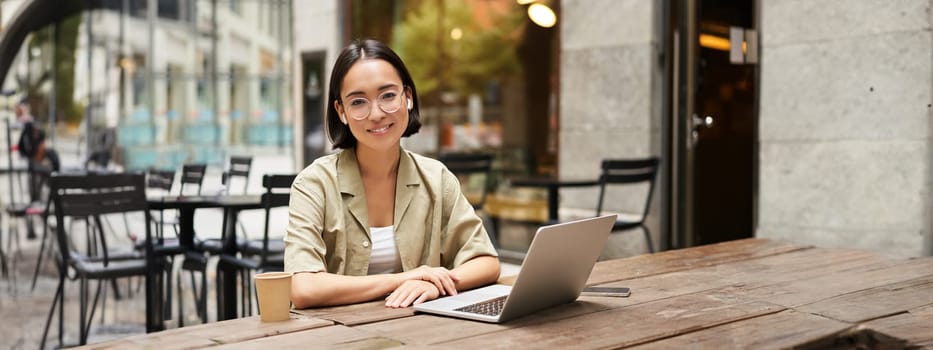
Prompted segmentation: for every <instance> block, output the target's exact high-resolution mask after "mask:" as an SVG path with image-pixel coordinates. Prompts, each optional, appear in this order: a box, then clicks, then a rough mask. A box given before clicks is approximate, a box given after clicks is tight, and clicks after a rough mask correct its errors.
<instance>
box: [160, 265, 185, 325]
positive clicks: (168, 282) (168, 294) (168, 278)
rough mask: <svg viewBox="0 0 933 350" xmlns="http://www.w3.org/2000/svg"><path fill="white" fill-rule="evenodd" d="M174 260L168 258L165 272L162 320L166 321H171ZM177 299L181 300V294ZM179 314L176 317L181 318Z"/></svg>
mask: <svg viewBox="0 0 933 350" xmlns="http://www.w3.org/2000/svg"><path fill="white" fill-rule="evenodd" d="M174 267H175V258H173V257H169V262H168V268H167V269H166V271H165V304H164V305H163V306H164V309H165V311H164V313H165V315H164V318H165V319H166V320H171V319H172V272H174V271H175V269H174ZM178 297H179V298H181V294H178ZM181 315H182V314H181V313H180V312H179V313H178V317H179V318H181Z"/></svg>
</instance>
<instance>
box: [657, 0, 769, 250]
mask: <svg viewBox="0 0 933 350" xmlns="http://www.w3.org/2000/svg"><path fill="white" fill-rule="evenodd" d="M669 15H670V16H671V21H670V22H669V23H670V25H671V30H670V31H669V33H670V36H669V38H668V40H669V42H670V43H671V45H672V46H671V49H672V50H671V52H672V59H673V60H672V65H673V66H672V68H671V69H670V70H669V72H670V74H671V81H672V83H671V84H670V86H671V88H672V89H673V91H672V92H671V93H670V94H669V96H670V101H671V103H672V105H673V106H674V107H673V108H672V110H671V114H670V115H671V118H672V120H671V123H670V125H671V128H672V131H671V137H670V138H669V140H670V142H671V148H670V150H671V153H672V154H671V159H672V160H673V163H674V164H672V173H671V175H670V176H671V179H672V184H671V186H672V191H671V192H670V193H671V203H672V204H671V218H672V221H673V222H672V225H671V228H672V233H673V235H672V236H673V237H671V238H672V240H671V245H672V246H673V247H689V246H695V245H702V244H709V243H716V242H723V241H729V240H735V239H741V238H748V237H752V236H753V235H754V221H755V212H754V210H755V209H754V208H755V193H756V187H757V183H756V181H755V174H756V167H757V163H756V159H757V156H756V154H757V148H756V147H757V144H758V142H757V140H758V139H757V137H758V131H757V129H758V126H757V123H758V91H757V89H758V73H759V72H758V67H759V66H758V30H757V0H672V1H671V7H670V13H669Z"/></svg>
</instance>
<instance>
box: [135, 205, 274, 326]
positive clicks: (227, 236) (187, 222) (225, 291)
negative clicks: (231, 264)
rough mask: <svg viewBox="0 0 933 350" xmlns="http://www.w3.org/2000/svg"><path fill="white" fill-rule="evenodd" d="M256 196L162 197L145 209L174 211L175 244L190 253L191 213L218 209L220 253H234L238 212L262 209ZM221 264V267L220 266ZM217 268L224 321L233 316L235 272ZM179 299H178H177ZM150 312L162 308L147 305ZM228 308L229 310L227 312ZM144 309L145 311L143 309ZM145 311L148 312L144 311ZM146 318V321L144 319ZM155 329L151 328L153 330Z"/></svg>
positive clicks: (219, 312)
mask: <svg viewBox="0 0 933 350" xmlns="http://www.w3.org/2000/svg"><path fill="white" fill-rule="evenodd" d="M261 199H262V198H261V196H260V195H208V196H164V197H153V198H150V199H149V200H148V202H149V209H152V210H164V209H177V210H178V241H179V245H181V247H182V249H183V250H185V251H193V250H194V236H195V232H194V212H195V210H197V209H202V208H221V209H223V210H224V221H225V222H223V223H219V224H222V225H223V226H218V230H219V231H221V236H222V238H223V240H224V243H223V246H224V253H225V254H236V247H237V244H236V232H235V230H236V219H237V214H238V213H239V212H240V211H241V210H246V209H259V208H262V202H261ZM221 265H222V264H221ZM221 265H218V273H217V280H218V282H219V283H218V284H217V305H218V307H217V319H218V320H225V319H230V318H235V317H236V307H237V298H236V290H237V284H236V271H234V270H232V269H229V268H225V267H224V266H221ZM153 292H154V293H156V297H154V298H153V300H155V301H156V302H157V303H159V304H161V303H162V300H163V298H162V295H161V293H162V291H161V289H160V290H156V291H153ZM179 297H181V296H179ZM151 307H152V309H153V310H161V309H159V308H157V307H162V305H151ZM231 309H232V311H231ZM147 310H148V308H147ZM147 312H148V311H147ZM147 319H150V318H149V317H147ZM153 327H155V328H153ZM162 327H163V326H162V325H161V324H159V325H146V329H149V330H157V329H161V328H162Z"/></svg>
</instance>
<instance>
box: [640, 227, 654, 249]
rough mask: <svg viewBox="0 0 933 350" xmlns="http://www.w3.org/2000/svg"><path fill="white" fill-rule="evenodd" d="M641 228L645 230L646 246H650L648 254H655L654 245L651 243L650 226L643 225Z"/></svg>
mask: <svg viewBox="0 0 933 350" xmlns="http://www.w3.org/2000/svg"><path fill="white" fill-rule="evenodd" d="M641 228H642V229H643V230H645V244H647V245H648V252H649V253H654V243H652V242H651V231H648V226H645V225H644V224H642V225H641Z"/></svg>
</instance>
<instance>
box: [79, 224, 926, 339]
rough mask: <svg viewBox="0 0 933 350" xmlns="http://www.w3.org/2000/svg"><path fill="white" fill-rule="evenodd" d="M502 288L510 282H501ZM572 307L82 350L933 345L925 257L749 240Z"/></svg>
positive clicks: (265, 329) (650, 269)
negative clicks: (509, 316) (617, 294)
mask: <svg viewBox="0 0 933 350" xmlns="http://www.w3.org/2000/svg"><path fill="white" fill-rule="evenodd" d="M503 282H506V283H508V282H510V279H504V280H503ZM589 283H590V284H593V285H606V286H626V287H630V288H632V296H631V297H628V298H609V297H581V298H580V299H579V300H578V301H576V302H574V303H570V304H566V305H562V306H558V307H555V308H552V309H548V310H544V311H541V312H538V313H536V314H533V315H529V316H526V317H523V318H520V319H517V320H514V321H511V322H508V323H506V324H502V325H497V324H488V323H482V322H474V321H466V320H460V319H454V318H447V317H440V316H432V315H423V314H415V313H413V311H411V309H410V308H409V309H387V308H385V307H383V306H382V303H380V302H371V303H363V304H356V305H349V306H342V307H331V308H321V309H309V310H296V311H293V313H292V318H291V319H290V320H288V321H284V322H276V323H262V322H260V321H259V319H258V317H249V318H241V319H236V320H229V321H224V322H218V323H211V324H205V325H199V326H194V327H187V328H179V329H172V330H168V331H164V332H158V333H152V334H146V335H138V336H131V337H128V338H124V339H120V340H116V341H111V342H108V343H103V344H95V345H90V346H88V347H87V348H95V349H106V348H118V349H127V348H130V349H132V348H146V347H151V348H158V349H180V348H191V347H194V348H198V347H214V346H219V348H222V349H230V348H233V349H238V348H242V349H263V348H269V349H271V348H276V349H277V348H302V349H304V348H341V349H362V348H366V349H370V348H390V347H396V346H405V347H412V348H432V349H433V348H443V349H447V348H470V349H515V348H534V349H563V348H572V349H593V348H617V347H627V346H635V347H638V348H642V349H679V348H686V347H689V348H704V349H705V348H710V349H719V348H740V349H744V348H787V347H794V346H801V345H806V346H808V347H813V348H825V347H834V346H839V347H842V346H840V345H848V347H853V346H852V345H851V344H861V343H866V342H876V344H875V345H878V344H877V343H882V345H889V346H891V347H896V348H897V347H901V346H903V345H916V346H926V347H933V258H931V257H924V258H917V259H909V260H901V259H891V258H887V257H884V256H881V255H879V254H875V253H871V252H866V251H859V250H847V249H824V248H814V247H807V246H801V245H795V244H790V243H785V242H778V241H771V240H764V239H746V240H739V241H732V242H727V243H721V244H715V245H707V246H701V247H695V248H690V249H683V250H675V251H667V252H661V253H656V254H650V255H640V256H635V257H631V258H626V259H618V260H609V261H602V262H599V263H597V265H596V267H595V268H594V269H593V272H592V274H591V276H590V278H589Z"/></svg>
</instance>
